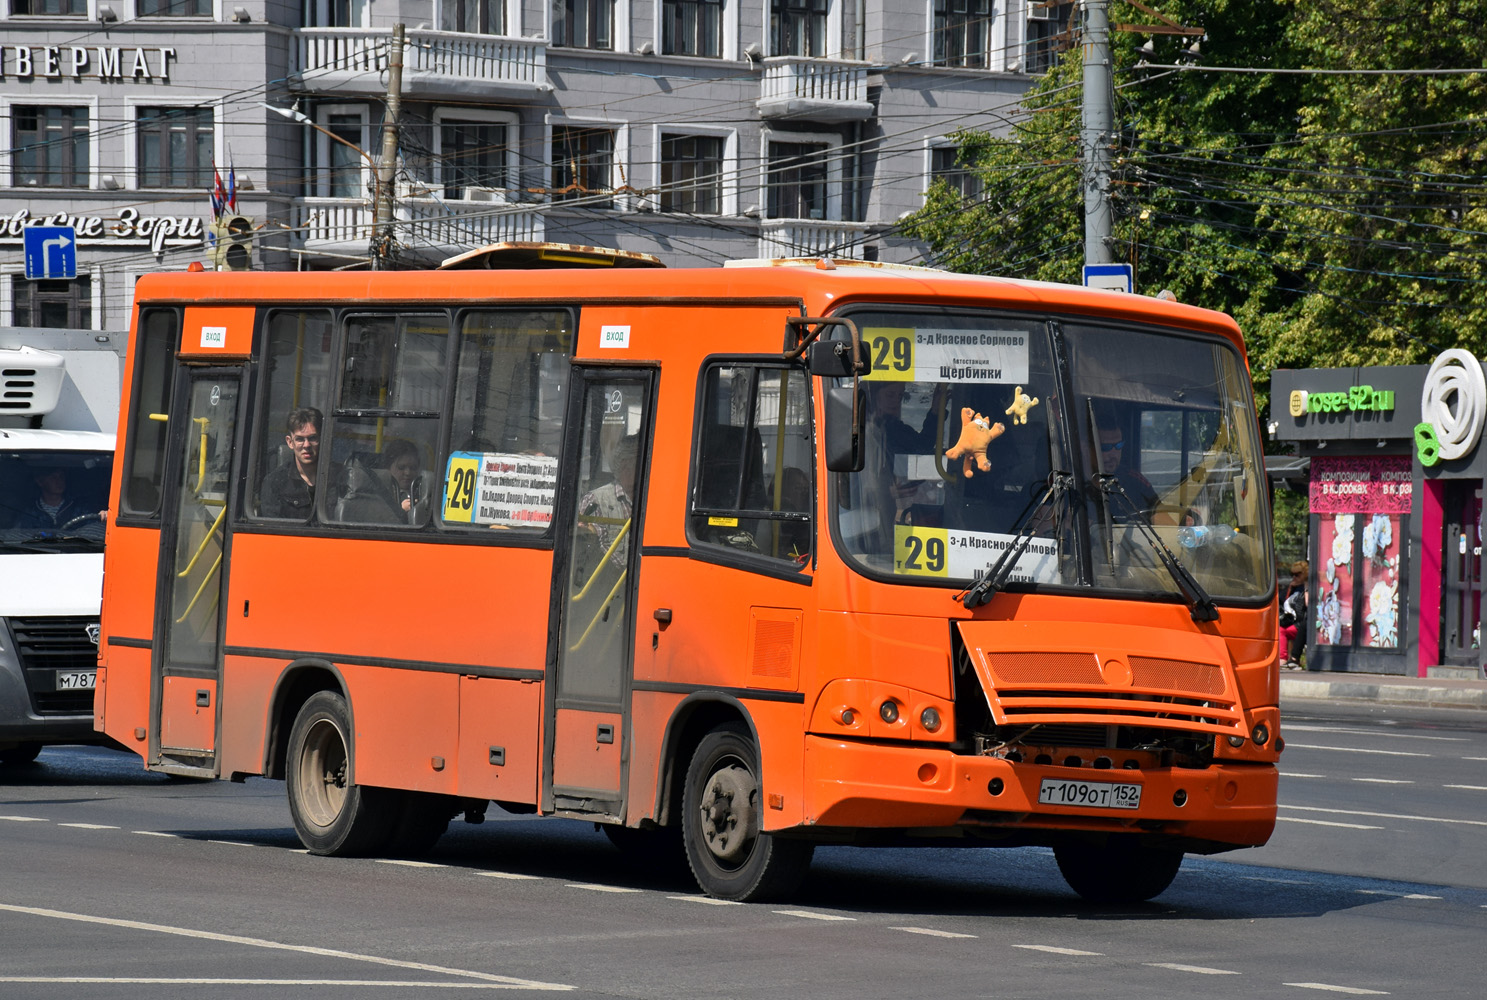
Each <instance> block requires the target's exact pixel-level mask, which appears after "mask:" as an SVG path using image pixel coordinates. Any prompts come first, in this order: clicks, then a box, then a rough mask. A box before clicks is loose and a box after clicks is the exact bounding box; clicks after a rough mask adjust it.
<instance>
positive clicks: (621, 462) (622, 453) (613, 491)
mask: <svg viewBox="0 0 1487 1000" xmlns="http://www.w3.org/2000/svg"><path fill="white" fill-rule="evenodd" d="M639 454H640V439H639V438H637V437H636V436H635V435H633V434H632V435H630V436H629V437H625V438H621V439H620V440H619V441H618V442H617V443H616V444H615V446H614V451H613V452H612V453H611V454H610V456H609V461H610V465H611V468H613V469H614V480H613V481H612V482H608V483H605V484H603V485H602V486H598V487H596V488H594V489H592V490H590V491H589V492H587V493H585V494H584V495H583V496H582V497H581V498H580V499H579V501H578V522H579V524H582V525H584V526H585V527H587V528H588V529H589V531H591V532H592V533H593V535H594V537H595V538H596V539H597V540H598V543H599V551H600V552H601V553H604V552H609V550H610V547H611V546H613V547H614V552H612V553H611V554H610V558H611V559H612V560H613V561H614V562H615V563H616V564H617V565H619V566H624V565H625V562H626V560H627V559H628V555H629V547H628V546H629V537H630V536H629V532H628V531H627V532H626V534H625V538H624V540H622V541H621V542H620V544H619V545H615V544H614V543H615V540H616V539H617V538H619V537H620V532H621V531H622V530H624V529H626V528H627V527H629V524H630V514H631V512H632V511H633V510H634V507H635V501H634V492H635V471H636V466H637V463H638V458H639Z"/></svg>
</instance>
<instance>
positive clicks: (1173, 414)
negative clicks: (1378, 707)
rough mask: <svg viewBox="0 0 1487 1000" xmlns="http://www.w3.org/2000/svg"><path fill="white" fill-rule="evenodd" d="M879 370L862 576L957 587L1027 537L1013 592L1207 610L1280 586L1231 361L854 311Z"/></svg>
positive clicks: (960, 319) (847, 512)
mask: <svg viewBox="0 0 1487 1000" xmlns="http://www.w3.org/2000/svg"><path fill="white" fill-rule="evenodd" d="M851 318H852V319H853V321H854V322H855V323H856V324H857V326H858V328H859V330H860V331H861V332H862V335H863V339H864V341H865V342H866V343H867V344H868V345H869V347H870V349H871V350H872V353H873V371H872V374H871V375H869V376H867V377H866V378H865V379H864V385H865V392H864V403H865V406H866V412H867V422H866V430H867V433H866V440H865V442H864V453H865V462H864V466H863V469H862V471H861V472H857V473H852V474H849V475H844V476H841V477H838V478H837V480H836V484H835V495H834V503H833V507H834V515H835V519H836V525H835V528H836V536H837V538H838V539H839V540H840V544H841V545H842V547H843V548H844V549H845V554H846V556H847V558H848V559H849V560H850V561H852V562H853V563H854V564H856V565H857V566H858V567H859V568H860V569H862V570H863V571H865V572H867V573H869V574H870V575H874V576H878V577H880V578H881V577H884V576H887V577H891V578H893V579H895V580H897V581H900V582H913V581H919V582H925V583H936V582H938V583H942V584H943V585H945V586H954V587H963V586H965V585H966V584H967V583H969V582H970V581H971V580H974V579H976V578H977V577H979V576H980V575H981V574H983V573H984V572H985V571H986V570H987V569H988V567H990V566H991V565H992V564H994V563H995V562H996V561H997V559H998V558H999V557H1000V556H1001V555H1002V553H1004V552H1006V551H1007V550H1008V548H1009V547H1011V546H1013V545H1014V543H1016V541H1017V538H1018V536H1019V534H1023V535H1026V536H1028V538H1027V540H1026V541H1025V543H1024V545H1023V546H1022V549H1021V551H1020V553H1019V554H1018V555H1017V558H1016V561H1015V563H1014V564H1013V565H1012V566H1011V567H1009V568H1010V573H1008V574H1007V576H1006V586H1007V588H1008V589H1040V588H1059V587H1077V588H1092V587H1093V588H1101V589H1111V590H1115V591H1119V592H1120V593H1121V594H1122V595H1124V596H1137V597H1139V596H1163V597H1166V596H1176V595H1177V594H1178V593H1179V592H1180V591H1181V589H1182V588H1181V586H1180V584H1179V583H1178V582H1177V580H1176V579H1175V577H1174V573H1173V569H1172V567H1171V566H1169V565H1167V564H1166V560H1165V559H1164V557H1163V553H1162V551H1161V550H1162V548H1163V547H1165V548H1166V549H1167V550H1168V551H1169V552H1170V553H1171V555H1172V557H1173V558H1172V561H1174V562H1175V563H1176V564H1178V565H1179V566H1180V567H1181V568H1182V569H1184V570H1186V571H1187V572H1188V573H1190V574H1191V575H1192V578H1193V579H1195V580H1197V581H1198V583H1199V584H1200V585H1201V589H1202V590H1203V591H1206V592H1207V594H1208V595H1211V596H1212V597H1213V598H1215V599H1217V600H1224V599H1229V600H1251V599H1257V598H1260V597H1263V596H1264V595H1266V594H1267V593H1268V592H1269V590H1270V588H1271V587H1272V586H1273V581H1274V571H1273V568H1272V564H1271V555H1270V544H1269V536H1268V529H1267V528H1266V527H1265V525H1266V524H1267V523H1268V514H1267V508H1266V500H1265V479H1264V477H1263V472H1262V466H1261V458H1260V445H1259V438H1258V433H1257V429H1256V423H1255V415H1254V407H1253V402H1252V397H1251V394H1250V387H1249V382H1248V378H1247V373H1246V370H1245V367H1244V363H1243V360H1242V359H1241V357H1240V355H1239V353H1238V351H1236V350H1235V349H1234V347H1233V346H1232V345H1231V344H1230V343H1229V342H1227V341H1225V340H1223V339H1221V338H1218V337H1212V336H1204V335H1200V334H1195V333H1185V332H1181V331H1174V330H1158V329H1153V328H1138V327H1133V326H1121V325H1115V324H1108V325H1107V324H1103V323H1097V322H1093V321H1090V320H1086V319H1078V320H1074V319H1067V318H1054V317H1042V316H1028V315H1026V314H1023V315H1009V314H994V313H990V312H973V311H949V310H947V311H933V312H931V311H926V310H922V309H916V310H902V311H899V310H887V309H884V310H882V311H868V310H857V311H854V312H852V313H851Z"/></svg>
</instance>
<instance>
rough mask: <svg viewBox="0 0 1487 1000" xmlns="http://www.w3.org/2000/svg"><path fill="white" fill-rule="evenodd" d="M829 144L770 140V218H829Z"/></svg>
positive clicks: (767, 178)
mask: <svg viewBox="0 0 1487 1000" xmlns="http://www.w3.org/2000/svg"><path fill="white" fill-rule="evenodd" d="M827 149H828V147H827V145H826V144H825V143H819V142H771V143H770V144H769V170H768V173H767V174H766V177H765V183H766V186H767V187H768V189H769V198H768V202H769V217H770V218H771V219H825V218H827V214H828V209H827V184H828V181H829V171H828V169H827V165H826V153H827Z"/></svg>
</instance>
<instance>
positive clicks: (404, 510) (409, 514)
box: [382, 438, 426, 524]
mask: <svg viewBox="0 0 1487 1000" xmlns="http://www.w3.org/2000/svg"><path fill="white" fill-rule="evenodd" d="M382 458H383V462H384V463H385V464H386V465H387V472H388V475H389V476H390V477H391V479H392V491H393V501H394V505H395V508H394V509H395V510H396V512H397V513H398V514H400V515H401V520H404V521H407V522H408V523H409V524H418V523H420V522H421V521H422V520H423V510H422V507H423V505H424V500H425V499H426V496H425V495H424V490H423V477H422V476H421V475H419V472H420V471H421V469H422V466H423V462H422V459H421V457H420V456H419V454H418V445H416V444H414V443H413V442H412V441H408V440H406V439H404V438H398V439H397V440H395V441H389V442H388V444H387V448H386V450H385V451H383V453H382Z"/></svg>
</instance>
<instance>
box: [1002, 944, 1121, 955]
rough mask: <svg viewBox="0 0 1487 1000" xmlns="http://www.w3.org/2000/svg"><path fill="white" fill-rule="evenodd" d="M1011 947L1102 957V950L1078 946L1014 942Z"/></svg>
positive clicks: (1059, 953) (1051, 953) (1058, 953)
mask: <svg viewBox="0 0 1487 1000" xmlns="http://www.w3.org/2000/svg"><path fill="white" fill-rule="evenodd" d="M1012 947H1014V948H1021V949H1022V950H1023V951H1046V952H1048V954H1050V955H1087V956H1089V957H1090V958H1103V957H1104V953H1103V952H1098V951H1080V950H1079V949H1078V948H1055V947H1054V946H1053V945H1051V944H1014V945H1013V946H1012Z"/></svg>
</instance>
